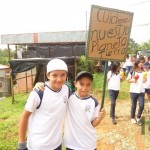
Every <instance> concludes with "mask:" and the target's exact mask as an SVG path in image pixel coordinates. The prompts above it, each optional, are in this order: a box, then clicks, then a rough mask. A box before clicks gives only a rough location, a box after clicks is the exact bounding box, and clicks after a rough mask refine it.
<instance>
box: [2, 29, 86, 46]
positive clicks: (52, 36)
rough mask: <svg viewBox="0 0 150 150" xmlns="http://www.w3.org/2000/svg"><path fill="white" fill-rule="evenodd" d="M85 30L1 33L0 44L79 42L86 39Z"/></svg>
mask: <svg viewBox="0 0 150 150" xmlns="http://www.w3.org/2000/svg"><path fill="white" fill-rule="evenodd" d="M86 33H87V32H86V31H63V32H43V33H26V34H10V35H9V34H8V35H1V44H30V43H81V42H85V41H86Z"/></svg>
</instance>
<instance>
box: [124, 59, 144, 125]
mask: <svg viewBox="0 0 150 150" xmlns="http://www.w3.org/2000/svg"><path fill="white" fill-rule="evenodd" d="M144 62H145V60H144V57H140V58H138V59H137V60H136V61H135V63H134V68H133V71H131V72H130V73H129V74H128V77H127V81H128V82H129V83H130V98H131V103H132V105H131V122H132V124H136V123H137V124H138V125H142V120H141V115H142V112H143V110H144V95H145V89H144V83H145V82H146V80H147V79H146V78H143V72H144V70H143V69H142V68H143V64H144ZM137 101H139V110H138V113H137V115H135V113H136V107H137Z"/></svg>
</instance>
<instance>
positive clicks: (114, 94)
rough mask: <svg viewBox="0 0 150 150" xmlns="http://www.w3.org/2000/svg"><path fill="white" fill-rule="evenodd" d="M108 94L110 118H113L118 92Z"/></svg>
mask: <svg viewBox="0 0 150 150" xmlns="http://www.w3.org/2000/svg"><path fill="white" fill-rule="evenodd" d="M108 92H109V97H110V100H111V107H110V117H111V118H115V107H116V100H117V97H118V94H119V91H115V90H108Z"/></svg>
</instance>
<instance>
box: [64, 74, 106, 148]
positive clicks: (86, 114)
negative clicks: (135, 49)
mask: <svg viewBox="0 0 150 150" xmlns="http://www.w3.org/2000/svg"><path fill="white" fill-rule="evenodd" d="M92 82H93V75H92V74H91V73H89V72H86V71H82V72H79V73H78V74H77V76H76V80H75V82H74V84H75V87H76V91H75V93H74V94H72V95H71V96H70V97H69V101H68V107H67V113H66V120H65V129H64V144H65V146H66V150H94V149H96V130H95V128H94V127H96V126H97V125H99V123H100V122H101V120H102V119H103V118H104V117H105V110H104V109H102V111H101V112H100V106H99V104H98V101H97V99H95V98H94V97H93V96H91V95H90V92H91V88H92Z"/></svg>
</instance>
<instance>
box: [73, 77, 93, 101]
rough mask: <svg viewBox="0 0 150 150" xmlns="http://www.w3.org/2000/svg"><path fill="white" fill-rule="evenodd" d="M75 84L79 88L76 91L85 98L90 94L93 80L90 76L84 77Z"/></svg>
mask: <svg viewBox="0 0 150 150" xmlns="http://www.w3.org/2000/svg"><path fill="white" fill-rule="evenodd" d="M74 84H75V87H76V88H77V90H76V91H77V94H78V96H79V97H80V98H85V97H88V96H89V94H90V91H91V87H92V81H91V80H90V79H89V78H87V77H83V78H81V79H80V80H78V81H75V82H74Z"/></svg>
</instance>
